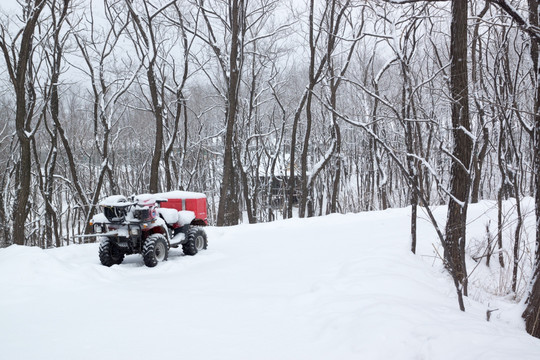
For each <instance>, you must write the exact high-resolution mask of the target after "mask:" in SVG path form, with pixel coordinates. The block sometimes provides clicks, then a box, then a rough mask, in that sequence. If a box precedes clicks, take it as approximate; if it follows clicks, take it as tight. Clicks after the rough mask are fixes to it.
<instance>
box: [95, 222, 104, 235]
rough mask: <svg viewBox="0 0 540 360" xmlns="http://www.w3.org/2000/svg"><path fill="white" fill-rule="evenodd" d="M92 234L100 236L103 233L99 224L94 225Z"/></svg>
mask: <svg viewBox="0 0 540 360" xmlns="http://www.w3.org/2000/svg"><path fill="white" fill-rule="evenodd" d="M94 232H95V233H96V234H101V233H102V232H103V226H101V224H94Z"/></svg>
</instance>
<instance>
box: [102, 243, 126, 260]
mask: <svg viewBox="0 0 540 360" xmlns="http://www.w3.org/2000/svg"><path fill="white" fill-rule="evenodd" d="M99 240H100V244H99V260H100V261H101V263H102V264H103V265H105V266H113V265H119V264H121V263H122V261H124V256H125V254H124V253H123V252H122V251H120V250H118V249H117V247H116V245H115V244H114V242H113V241H111V239H109V238H107V237H101V238H99Z"/></svg>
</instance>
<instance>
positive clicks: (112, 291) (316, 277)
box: [0, 203, 540, 360]
mask: <svg viewBox="0 0 540 360" xmlns="http://www.w3.org/2000/svg"><path fill="white" fill-rule="evenodd" d="M490 206H491V205H490V204H489V203H483V204H480V205H476V206H471V209H472V210H471V214H472V216H478V218H475V219H474V221H473V222H472V225H471V229H472V230H473V231H476V233H471V234H470V238H471V241H472V242H474V241H475V239H476V237H479V238H480V237H481V236H482V234H483V231H485V230H484V224H485V221H487V220H488V218H489V216H491V215H492V213H491V210H490V209H491V207H490ZM482 214H485V215H482ZM436 215H437V216H439V217H440V218H441V219H444V217H445V216H444V215H445V209H444V208H440V209H437V210H436ZM409 221H410V219H409V210H408V209H397V210H386V211H382V212H371V213H361V214H350V215H331V216H326V217H322V218H312V219H301V220H300V219H293V220H286V221H278V222H274V223H268V224H259V225H242V226H236V227H231V228H208V229H207V230H208V233H209V239H210V244H209V249H208V250H207V251H204V252H201V253H199V254H197V255H196V256H194V257H188V256H183V255H182V252H181V251H180V250H175V249H173V250H172V251H171V253H170V256H169V261H167V262H165V263H162V264H159V265H158V266H157V267H156V268H146V267H144V266H143V263H142V260H141V258H140V256H138V255H133V256H128V257H127V258H126V260H125V261H124V263H123V264H121V265H119V266H113V267H111V268H106V267H104V266H101V265H100V264H99V260H98V257H97V250H98V245H97V244H90V245H77V246H69V247H66V248H60V249H53V250H39V249H35V248H25V247H18V246H12V247H9V248H6V249H0V294H1V295H0V319H1V321H0V349H2V358H5V359H22V360H24V359H28V360H30V359H43V360H46V359H55V360H62V359H65V360H71V359H111V360H112V359H179V358H182V359H204V360H207V359H220V360H222V359H235V360H242V359H246V360H248V359H249V360H252V359H269V360H270V359H272V360H275V359H280V360H283V359H291V360H292V359H294V360H298V359H309V360H317V359H325V360H327V359H340V360H342V359H438V360H440V359H442V360H444V359H449V360H450V359H452V360H453V359H471V360H472V359H474V360H478V359H489V360H496V359H505V360H506V359H535V360H536V359H538V356H539V355H538V354H540V340H538V339H534V338H532V337H530V336H529V335H527V334H526V333H525V332H524V330H523V326H522V324H521V322H520V321H519V313H520V311H521V305H519V304H515V303H512V302H510V301H504V300H501V299H500V298H498V299H499V301H500V302H501V304H502V303H504V306H503V307H501V310H500V311H499V312H497V313H494V314H493V319H492V321H491V322H486V320H485V313H486V310H487V309H488V308H489V306H488V304H487V303H481V302H477V301H476V299H475V298H476V297H480V296H475V297H474V296H471V297H469V298H467V299H466V307H467V312H465V313H462V312H460V311H459V310H458V307H457V301H456V296H455V289H454V287H453V285H452V282H451V281H450V279H449V278H448V276H447V275H446V274H445V272H444V271H443V270H442V269H441V267H440V265H439V263H438V262H437V261H436V260H433V259H435V257H434V248H433V245H432V243H433V244H434V245H435V248H436V247H437V240H436V236H435V233H434V232H433V230H432V228H431V226H430V225H429V224H428V223H427V222H426V221H420V222H419V237H420V239H419V242H420V243H419V255H416V256H415V255H412V254H411V253H410V252H409V246H410V245H409V228H408V225H409ZM474 274H475V276H477V274H480V275H481V274H485V273H484V272H482V271H476V272H475V273H474ZM482 276H483V275H482ZM473 290H474V291H476V292H477V294H480V293H481V289H479V288H475V289H473ZM484 296H488V295H484Z"/></svg>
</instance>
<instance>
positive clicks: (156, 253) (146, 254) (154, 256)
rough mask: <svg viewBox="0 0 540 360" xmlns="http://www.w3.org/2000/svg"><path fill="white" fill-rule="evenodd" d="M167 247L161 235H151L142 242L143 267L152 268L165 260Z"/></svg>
mask: <svg viewBox="0 0 540 360" xmlns="http://www.w3.org/2000/svg"><path fill="white" fill-rule="evenodd" d="M168 255H169V246H168V245H167V240H166V239H165V236H163V235H162V234H152V235H150V236H149V237H148V238H147V239H146V240H145V242H144V245H143V251H142V256H143V260H144V265H146V266H148V267H154V266H156V265H157V264H158V262H161V261H165V260H167V256H168Z"/></svg>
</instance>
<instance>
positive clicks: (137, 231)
mask: <svg viewBox="0 0 540 360" xmlns="http://www.w3.org/2000/svg"><path fill="white" fill-rule="evenodd" d="M131 235H133V236H137V235H139V229H131Z"/></svg>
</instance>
